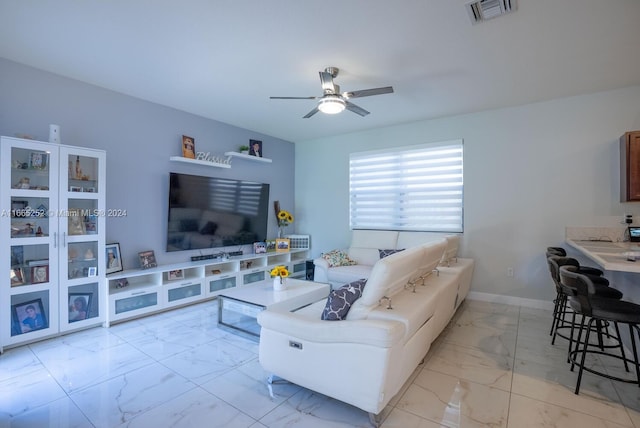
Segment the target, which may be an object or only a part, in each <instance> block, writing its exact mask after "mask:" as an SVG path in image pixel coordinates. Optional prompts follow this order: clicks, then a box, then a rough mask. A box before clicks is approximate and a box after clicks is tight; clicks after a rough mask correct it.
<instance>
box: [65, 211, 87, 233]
mask: <svg viewBox="0 0 640 428" xmlns="http://www.w3.org/2000/svg"><path fill="white" fill-rule="evenodd" d="M67 216H68V227H67V233H68V234H69V235H84V234H86V232H87V229H86V225H85V218H84V216H83V215H82V210H81V209H80V208H69V210H68V213H67Z"/></svg>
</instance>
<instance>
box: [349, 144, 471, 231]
mask: <svg viewBox="0 0 640 428" xmlns="http://www.w3.org/2000/svg"><path fill="white" fill-rule="evenodd" d="M462 161H463V145H462V140H455V141H447V142H442V143H433V144H426V145H419V146H411V147H401V148H394V149H391V150H390V149H385V150H381V151H374V152H362V153H353V154H351V156H350V158H349V199H350V204H349V205H350V226H351V229H381V230H414V231H429V232H462V231H463V162H462Z"/></svg>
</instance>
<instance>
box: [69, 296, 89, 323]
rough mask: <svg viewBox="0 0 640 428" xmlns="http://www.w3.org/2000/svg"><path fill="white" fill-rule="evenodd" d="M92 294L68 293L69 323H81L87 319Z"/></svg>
mask: <svg viewBox="0 0 640 428" xmlns="http://www.w3.org/2000/svg"><path fill="white" fill-rule="evenodd" d="M92 298H93V293H92V292H87V293H69V322H70V323H72V322H77V321H83V320H86V319H87V318H89V311H90V309H91V300H92Z"/></svg>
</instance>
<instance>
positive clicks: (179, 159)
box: [169, 153, 271, 168]
mask: <svg viewBox="0 0 640 428" xmlns="http://www.w3.org/2000/svg"><path fill="white" fill-rule="evenodd" d="M225 155H227V154H226V153H225ZM227 156H228V155H227ZM169 160H171V161H174V162H184V163H190V164H192V165H204V166H215V167H217V168H231V165H229V164H228V163H218V162H211V161H205V160H198V159H189V158H185V157H182V156H171V157H170V158H169ZM269 162H271V160H269Z"/></svg>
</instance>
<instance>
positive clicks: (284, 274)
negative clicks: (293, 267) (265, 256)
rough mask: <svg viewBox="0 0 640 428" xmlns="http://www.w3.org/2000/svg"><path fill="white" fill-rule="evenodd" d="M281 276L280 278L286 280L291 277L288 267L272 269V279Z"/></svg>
mask: <svg viewBox="0 0 640 428" xmlns="http://www.w3.org/2000/svg"><path fill="white" fill-rule="evenodd" d="M275 276H279V277H280V278H286V277H288V276H289V271H288V270H287V267H286V266H276V267H274V268H273V269H271V277H275Z"/></svg>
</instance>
